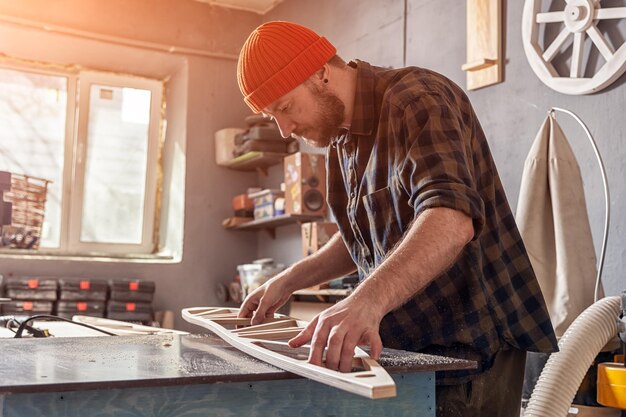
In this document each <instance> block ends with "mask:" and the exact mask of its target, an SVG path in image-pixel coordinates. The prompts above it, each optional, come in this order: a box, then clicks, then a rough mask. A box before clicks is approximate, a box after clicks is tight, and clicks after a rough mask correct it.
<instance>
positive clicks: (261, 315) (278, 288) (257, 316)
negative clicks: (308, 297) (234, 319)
mask: <svg viewBox="0 0 626 417" xmlns="http://www.w3.org/2000/svg"><path fill="white" fill-rule="evenodd" d="M288 279H289V277H288V275H287V273H286V272H283V273H281V274H279V275H277V276H276V277H274V278H272V279H270V280H269V281H267V282H266V283H265V284H263V285H261V286H260V287H259V288H257V289H256V290H254V291H252V292H251V293H250V294H248V296H247V297H246V299H245V300H243V303H242V304H241V308H240V309H239V317H252V320H251V324H252V325H255V324H261V323H263V322H264V321H265V319H266V318H268V317H273V316H274V313H275V312H276V310H278V309H279V308H281V307H282V306H283V305H284V304H285V303H286V302H287V300H289V297H291V293H292V290H290V289H289V288H287V285H286V281H287V280H288Z"/></svg>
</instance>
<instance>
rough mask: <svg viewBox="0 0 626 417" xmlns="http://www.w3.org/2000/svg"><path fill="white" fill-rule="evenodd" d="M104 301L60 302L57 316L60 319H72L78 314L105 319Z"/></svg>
mask: <svg viewBox="0 0 626 417" xmlns="http://www.w3.org/2000/svg"><path fill="white" fill-rule="evenodd" d="M104 311H105V303H104V301H59V302H57V307H56V314H57V316H59V317H63V318H66V319H71V318H72V317H73V316H75V315H76V314H80V315H81V316H91V317H104Z"/></svg>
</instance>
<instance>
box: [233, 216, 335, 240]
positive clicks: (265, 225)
mask: <svg viewBox="0 0 626 417" xmlns="http://www.w3.org/2000/svg"><path fill="white" fill-rule="evenodd" d="M321 219H323V217H322V216H314V215H309V214H282V215H280V216H274V217H270V218H267V219H260V220H253V221H251V222H248V223H244V224H242V225H239V226H236V227H233V228H231V229H229V230H244V231H250V230H266V231H267V232H268V233H269V234H270V235H271V236H272V238H275V237H276V231H275V229H276V228H277V227H280V226H285V225H288V224H294V223H300V222H310V221H315V220H321Z"/></svg>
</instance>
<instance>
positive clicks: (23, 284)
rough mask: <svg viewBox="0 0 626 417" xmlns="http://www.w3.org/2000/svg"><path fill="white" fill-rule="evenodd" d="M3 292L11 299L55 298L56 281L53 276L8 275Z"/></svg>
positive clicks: (49, 299)
mask: <svg viewBox="0 0 626 417" xmlns="http://www.w3.org/2000/svg"><path fill="white" fill-rule="evenodd" d="M4 294H5V295H6V297H8V298H11V299H13V300H30V301H32V300H48V301H55V300H56V299H57V281H56V279H54V278H39V277H9V278H7V279H6V283H5V286H4Z"/></svg>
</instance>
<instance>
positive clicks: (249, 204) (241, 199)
mask: <svg viewBox="0 0 626 417" xmlns="http://www.w3.org/2000/svg"><path fill="white" fill-rule="evenodd" d="M232 204H233V212H234V214H235V217H252V216H253V215H254V201H252V199H251V198H250V197H248V195H247V194H238V195H236V196H234V197H233V202H232Z"/></svg>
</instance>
